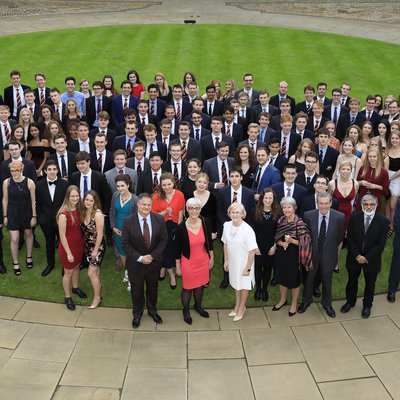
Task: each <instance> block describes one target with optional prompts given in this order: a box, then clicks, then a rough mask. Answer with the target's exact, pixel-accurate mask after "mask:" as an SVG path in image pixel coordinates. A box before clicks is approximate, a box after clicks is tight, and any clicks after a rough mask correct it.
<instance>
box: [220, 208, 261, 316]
mask: <svg viewBox="0 0 400 400" xmlns="http://www.w3.org/2000/svg"><path fill="white" fill-rule="evenodd" d="M228 216H229V218H230V219H231V220H232V221H227V222H225V223H224V231H223V234H222V242H223V244H224V259H225V261H224V270H225V271H228V272H229V283H230V285H231V286H232V287H233V289H235V296H236V303H235V307H234V309H233V310H232V311H231V312H230V313H229V316H230V317H234V318H233V321H235V322H236V321H240V320H241V319H242V318H243V315H244V313H245V311H246V301H247V296H248V294H249V290H251V289H252V287H253V286H254V256H255V254H256V251H257V250H258V247H257V241H256V235H255V233H254V231H253V229H252V228H251V227H250V225H248V224H247V223H246V222H244V218H245V217H246V210H245V208H244V206H243V205H242V204H239V203H233V204H231V205H230V206H229V208H228Z"/></svg>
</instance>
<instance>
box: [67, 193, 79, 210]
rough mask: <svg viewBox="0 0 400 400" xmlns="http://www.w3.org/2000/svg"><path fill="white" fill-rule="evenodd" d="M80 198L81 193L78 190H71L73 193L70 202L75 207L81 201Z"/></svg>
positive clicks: (70, 195)
mask: <svg viewBox="0 0 400 400" xmlns="http://www.w3.org/2000/svg"><path fill="white" fill-rule="evenodd" d="M79 199H80V196H79V193H78V192H77V191H76V190H71V193H70V194H69V202H70V203H71V205H72V206H73V207H75V206H76V205H77V204H78V203H79Z"/></svg>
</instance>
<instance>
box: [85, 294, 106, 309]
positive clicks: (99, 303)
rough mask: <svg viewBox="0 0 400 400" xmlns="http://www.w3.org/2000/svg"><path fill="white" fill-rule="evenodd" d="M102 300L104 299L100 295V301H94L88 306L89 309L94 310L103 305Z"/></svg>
mask: <svg viewBox="0 0 400 400" xmlns="http://www.w3.org/2000/svg"><path fill="white" fill-rule="evenodd" d="M102 300H103V299H102V298H101V297H100V298H99V301H98V302H97V303H95V302H94V301H93V303H92V304H91V305H90V306H89V307H88V309H89V310H94V309H95V308H97V307H100V306H101V302H102Z"/></svg>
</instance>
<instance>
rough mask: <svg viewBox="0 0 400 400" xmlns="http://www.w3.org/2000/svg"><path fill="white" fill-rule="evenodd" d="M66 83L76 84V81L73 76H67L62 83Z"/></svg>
mask: <svg viewBox="0 0 400 400" xmlns="http://www.w3.org/2000/svg"><path fill="white" fill-rule="evenodd" d="M68 81H72V82H74V83H76V79H75V78H74V77H73V76H67V77H66V78H65V80H64V83H67V82H68Z"/></svg>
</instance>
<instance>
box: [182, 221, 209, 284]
mask: <svg viewBox="0 0 400 400" xmlns="http://www.w3.org/2000/svg"><path fill="white" fill-rule="evenodd" d="M187 232H188V235H189V244H190V260H189V259H187V258H186V257H185V256H184V255H182V258H181V270H182V285H183V288H184V289H195V288H198V287H200V286H203V285H205V284H206V283H208V281H209V280H210V268H209V267H210V258H209V256H208V253H207V251H206V248H205V247H204V243H205V240H206V239H205V236H204V231H203V226H202V225H201V224H200V230H199V232H198V233H197V235H196V234H194V233H193V232H191V231H190V230H189V229H188V230H187Z"/></svg>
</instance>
